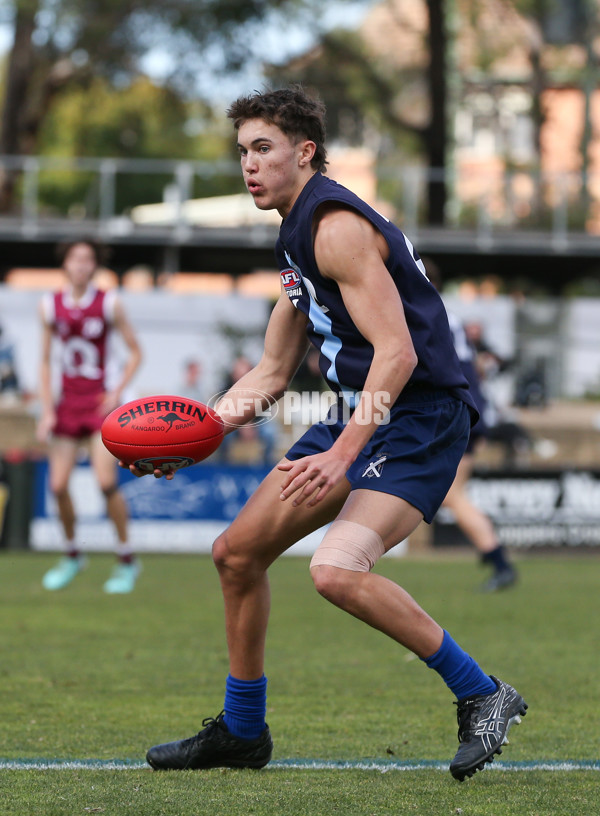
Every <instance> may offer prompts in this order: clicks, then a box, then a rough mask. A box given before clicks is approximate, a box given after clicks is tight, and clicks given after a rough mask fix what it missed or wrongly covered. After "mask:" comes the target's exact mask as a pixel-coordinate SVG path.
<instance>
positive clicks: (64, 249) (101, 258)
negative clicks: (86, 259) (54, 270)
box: [55, 236, 109, 266]
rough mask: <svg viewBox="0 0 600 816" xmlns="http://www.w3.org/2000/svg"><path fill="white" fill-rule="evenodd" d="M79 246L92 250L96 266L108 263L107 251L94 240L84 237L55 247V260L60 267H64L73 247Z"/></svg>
mask: <svg viewBox="0 0 600 816" xmlns="http://www.w3.org/2000/svg"><path fill="white" fill-rule="evenodd" d="M79 244H84V245H85V246H88V247H89V248H90V249H91V250H92V252H93V253H94V258H95V259H96V265H97V266H102V265H103V264H105V263H106V262H107V261H108V256H109V252H108V249H107V248H106V247H105V246H104V245H103V244H101V243H100V242H99V241H96V240H95V239H94V238H88V237H87V236H86V237H84V238H79V239H77V240H73V241H65V242H64V243H62V244H59V245H58V246H57V247H56V250H55V251H56V259H57V261H58V263H59V264H60V265H61V266H63V265H64V262H65V259H66V257H67V255H68V254H69V252H70V251H71V250H72V249H73V247H74V246H78V245H79Z"/></svg>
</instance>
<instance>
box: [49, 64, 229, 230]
mask: <svg viewBox="0 0 600 816" xmlns="http://www.w3.org/2000/svg"><path fill="white" fill-rule="evenodd" d="M192 117H193V119H192ZM191 119H192V121H193V122H194V123H195V129H194V130H192V133H191V134H190V133H189V132H188V127H187V126H188V123H189V122H190V120H191ZM230 142H231V137H230V134H228V135H227V137H226V136H225V134H224V133H223V132H222V131H220V130H219V129H218V127H217V126H216V125H215V123H214V122H213V119H212V113H211V111H210V109H208V108H206V107H205V106H202V105H201V104H200V103H196V105H195V106H193V105H192V104H191V103H186V102H184V100H183V99H182V98H181V97H180V96H178V95H177V94H176V93H174V92H173V91H172V90H170V89H169V88H166V87H160V86H157V85H155V84H153V83H152V82H151V81H150V80H149V79H147V78H146V77H143V76H140V77H138V78H137V79H136V80H135V81H134V82H133V83H132V84H131V85H129V86H128V87H126V88H122V89H120V90H119V89H114V88H112V87H111V86H110V85H109V83H108V82H107V81H106V80H103V79H101V78H96V79H95V80H94V81H93V82H91V83H90V84H89V85H88V86H87V87H85V88H82V87H74V88H71V89H70V90H68V91H65V92H64V93H63V94H62V95H61V96H60V97H59V98H58V99H57V100H56V103H55V105H54V106H53V108H52V110H51V111H50V113H49V115H48V117H47V118H46V120H45V121H44V126H43V128H42V131H41V135H40V152H41V154H42V155H46V156H60V157H71V158H76V157H85V156H91V157H102V156H108V157H113V158H132V159H141V158H147V159H161V158H163V159H174V158H176V159H185V160H204V161H212V160H215V159H217V160H218V159H223V157H224V156H225V157H226V156H227V151H228V150H229V143H230ZM172 181H173V176H172V174H168V173H167V174H159V173H143V174H142V173H140V174H135V173H134V174H132V173H129V174H125V173H119V174H118V175H117V178H116V189H115V212H116V213H120V212H123V211H124V210H126V209H127V208H129V207H132V206H134V205H136V204H142V203H148V202H154V201H161V200H162V197H163V190H164V188H165V186H166V185H167V184H169V183H172ZM99 183H100V179H99V177H98V175H97V174H93V173H85V172H82V171H81V170H62V169H61V170H44V171H42V172H41V174H40V183H39V186H40V201H41V203H42V206H43V207H45V208H46V210H47V211H51V212H60V213H70V214H72V215H73V214H78V213H79V212H80V211H81V212H82V213H85V214H86V215H88V216H89V215H96V214H97V211H98V199H99ZM230 186H231V180H230V178H229V177H226V179H225V180H223V179H222V178H221V179H219V178H216V179H215V178H211V179H210V181H209V183H208V186H207V184H206V182H204V183H203V190H202V195H211V194H216V193H221V192H228V191H229V187H230ZM193 192H194V191H193V190H192V193H193Z"/></svg>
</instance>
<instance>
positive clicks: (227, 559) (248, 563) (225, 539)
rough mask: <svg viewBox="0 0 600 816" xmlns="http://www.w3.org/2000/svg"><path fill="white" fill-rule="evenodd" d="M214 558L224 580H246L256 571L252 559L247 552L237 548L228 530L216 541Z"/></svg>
mask: <svg viewBox="0 0 600 816" xmlns="http://www.w3.org/2000/svg"><path fill="white" fill-rule="evenodd" d="M212 557H213V562H214V565H215V567H216V568H217V571H218V573H219V575H220V576H221V579H222V580H240V579H242V580H244V579H245V578H246V577H250V576H251V574H252V572H253V570H254V565H253V563H252V559H251V558H250V556H249V555H248V553H247V551H245V550H244V549H243V548H241V547H235V545H234V542H233V540H232V538H231V536H230V535H229V531H228V530H225V531H224V532H223V533H221V535H220V536H218V538H216V539H215V542H214V544H213V548H212Z"/></svg>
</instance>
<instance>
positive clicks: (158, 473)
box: [119, 461, 175, 482]
mask: <svg viewBox="0 0 600 816" xmlns="http://www.w3.org/2000/svg"><path fill="white" fill-rule="evenodd" d="M119 467H121V468H123V469H124V470H128V471H129V472H130V473H133V475H134V476H137V478H138V479H139V478H140V476H148V475H149V471H147V470H140V469H139V468H136V466H135V465H128V464H127V463H126V462H121V461H119ZM152 475H153V476H154V478H155V479H161V478H162V477H163V476H164V477H165V479H166V480H167V481H168V482H170V481H171V479H172V478H173V477H174V476H175V471H174V470H166V471H165V470H158V468H157V469H156V470H155V471H153V473H152Z"/></svg>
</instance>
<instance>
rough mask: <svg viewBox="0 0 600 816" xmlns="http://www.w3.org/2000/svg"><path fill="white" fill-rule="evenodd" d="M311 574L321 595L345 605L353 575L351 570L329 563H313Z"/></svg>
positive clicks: (335, 602)
mask: <svg viewBox="0 0 600 816" xmlns="http://www.w3.org/2000/svg"><path fill="white" fill-rule="evenodd" d="M310 575H311V578H312V580H313V583H314V585H315V589H316V590H317V592H318V593H319V595H322V596H323V598H325V599H326V600H328V601H329V602H330V603H332V604H335V605H336V606H343V605H344V600H345V599H346V598H347V596H348V593H349V589H350V585H351V581H352V577H353V576H352V573H350V571H349V570H343V569H340V568H339V567H332V566H329V565H327V564H320V565H315V566H313V565H312V564H311V568H310Z"/></svg>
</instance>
